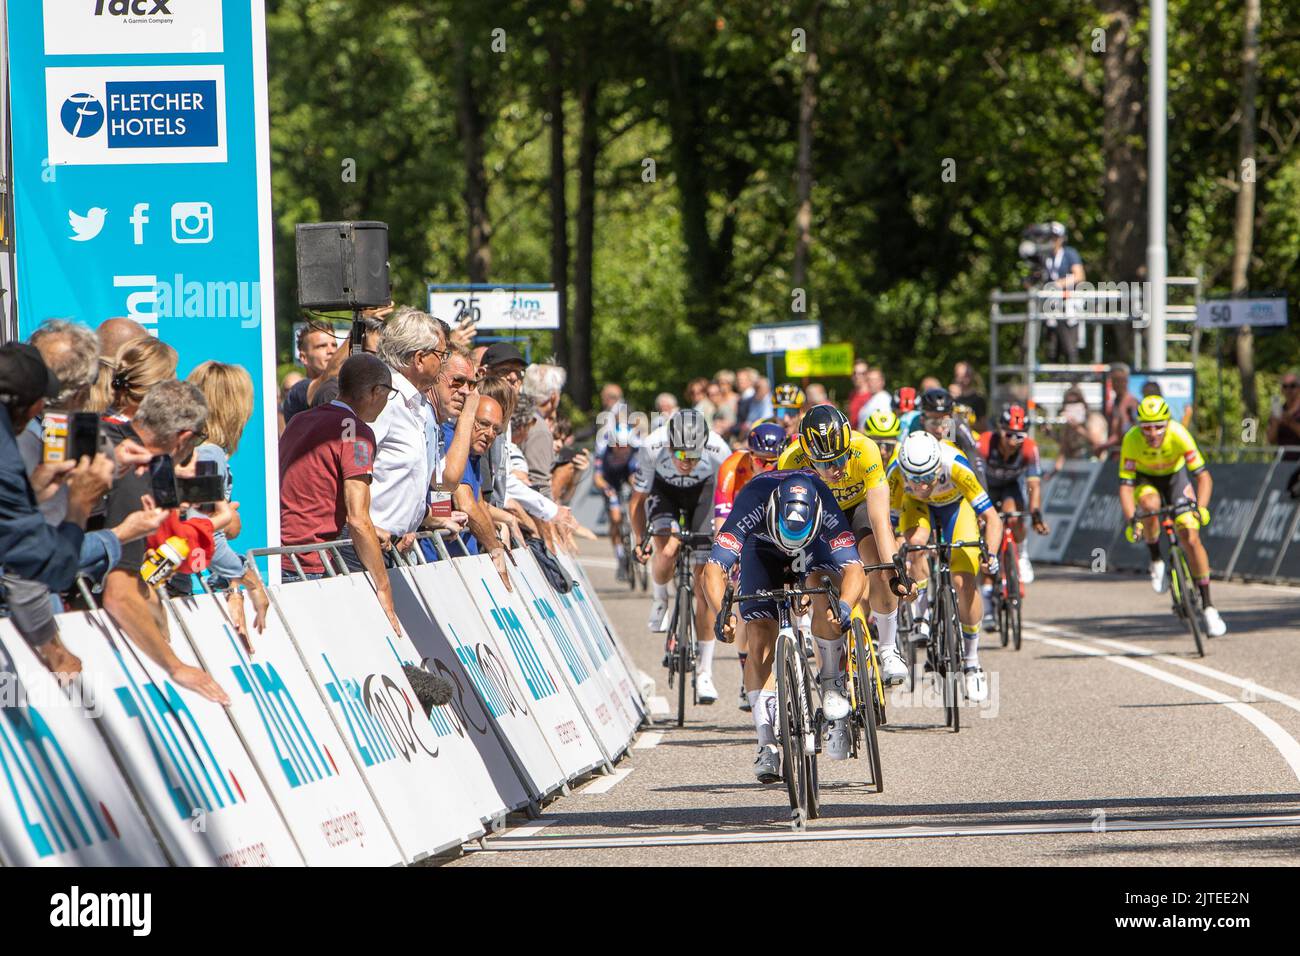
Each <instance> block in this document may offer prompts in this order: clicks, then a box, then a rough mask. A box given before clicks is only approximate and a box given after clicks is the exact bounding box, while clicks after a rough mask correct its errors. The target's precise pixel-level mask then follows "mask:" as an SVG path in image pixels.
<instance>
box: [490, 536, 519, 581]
mask: <svg viewBox="0 0 1300 956" xmlns="http://www.w3.org/2000/svg"><path fill="white" fill-rule="evenodd" d="M506 556H507V552H506V549H505V548H502V547H500V546H498V547H495V548H493V549H492V550H491V551H489V552H488V557H489V558H491V559H492V566H493V567H495V568H496V569H497V574H499V575H501V583H502V584H504V585H505V586H506V590H507V591H513V590H514V588H513V587H512V586H511V585H510V572H509V571H508V570H507V569H506ZM510 560H511V561H512V562H513V561H514V558H511V559H510Z"/></svg>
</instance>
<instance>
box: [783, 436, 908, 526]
mask: <svg viewBox="0 0 1300 956" xmlns="http://www.w3.org/2000/svg"><path fill="white" fill-rule="evenodd" d="M776 466H777V467H778V468H783V469H804V470H807V471H813V467H812V462H810V461H809V460H808V456H807V455H806V454H804V451H803V447H802V446H801V445H800V444H799V443H798V442H797V441H796V442H792V443H791V444H789V445H787V446H786V449H785V451H783V452H781V458H780V459H779V460H778V461H777V464H776ZM814 473H815V474H817V477H818V478H820V479H821V480H822V481H823V482H825V483H826V485H827V486H828V487H829V488H830V489H831V493H832V494H834V495H835V501H836V503H837V504H838V505H839V506H840V510H841V511H848V510H850V509H851V508H853V507H854V506H855V505H857V504H860V503H861V502H863V501H865V500H866V497H867V491H868V489H871V488H874V487H876V486H877V485H879V484H881V483H882V482H883V481H884V480H885V466H884V465H883V464H882V463H881V461H880V448H879V447H877V445H876V443H875V442H874V441H872V440H871V439H870V438H868V437H867V436H866V435H860V434H858V433H857V432H854V433H853V437H852V439H851V440H850V441H849V461H848V464H847V465H846V466H845V469H844V477H843V478H841V479H840V480H839V481H829V480H827V479H826V478H824V477H823V476H822V475H821V474H820V473H817V472H814Z"/></svg>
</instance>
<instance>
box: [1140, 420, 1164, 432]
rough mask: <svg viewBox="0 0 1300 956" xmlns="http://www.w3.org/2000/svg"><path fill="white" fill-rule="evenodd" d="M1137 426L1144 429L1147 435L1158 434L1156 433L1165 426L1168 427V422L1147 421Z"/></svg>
mask: <svg viewBox="0 0 1300 956" xmlns="http://www.w3.org/2000/svg"><path fill="white" fill-rule="evenodd" d="M1138 427H1139V428H1141V429H1142V431H1144V432H1145V433H1146V434H1148V435H1158V434H1160V433H1161V432H1162V431H1164V430H1165V429H1166V428H1168V427H1169V423H1168V422H1148V423H1146V424H1143V425H1139V426H1138Z"/></svg>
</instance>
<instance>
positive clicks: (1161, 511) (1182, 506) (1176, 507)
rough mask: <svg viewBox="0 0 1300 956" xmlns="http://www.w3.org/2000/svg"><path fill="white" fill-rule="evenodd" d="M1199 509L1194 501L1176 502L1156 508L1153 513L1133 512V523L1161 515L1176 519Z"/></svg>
mask: <svg viewBox="0 0 1300 956" xmlns="http://www.w3.org/2000/svg"><path fill="white" fill-rule="evenodd" d="M1200 507H1201V506H1200V505H1199V504H1198V503H1197V502H1195V501H1187V500H1184V501H1176V502H1174V503H1173V504H1171V505H1165V506H1164V507H1162V508H1156V509H1155V510H1154V511H1135V512H1134V513H1133V521H1141V520H1142V519H1144V518H1158V517H1160V516H1161V515H1170V516H1172V517H1175V518H1176V517H1178V516H1179V515H1181V514H1186V513H1187V512H1189V511H1199V510H1200Z"/></svg>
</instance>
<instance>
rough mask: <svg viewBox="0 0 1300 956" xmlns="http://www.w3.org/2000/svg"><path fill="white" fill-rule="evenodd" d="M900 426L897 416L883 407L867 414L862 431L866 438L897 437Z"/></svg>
mask: <svg viewBox="0 0 1300 956" xmlns="http://www.w3.org/2000/svg"><path fill="white" fill-rule="evenodd" d="M902 427H903V426H902V423H901V422H899V420H898V416H897V415H895V414H894V413H893V412H891V411H889V410H888V409H884V410H882V411H876V412H872V413H871V414H870V415H869V416H867V421H866V424H865V426H864V427H863V429H862V431H863V432H864V433H865V434H866V435H867V437H868V438H897V437H898V433H899V432H900V431H901V430H902Z"/></svg>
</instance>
